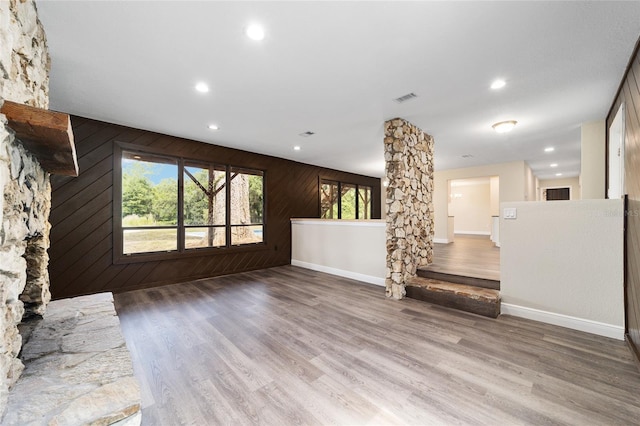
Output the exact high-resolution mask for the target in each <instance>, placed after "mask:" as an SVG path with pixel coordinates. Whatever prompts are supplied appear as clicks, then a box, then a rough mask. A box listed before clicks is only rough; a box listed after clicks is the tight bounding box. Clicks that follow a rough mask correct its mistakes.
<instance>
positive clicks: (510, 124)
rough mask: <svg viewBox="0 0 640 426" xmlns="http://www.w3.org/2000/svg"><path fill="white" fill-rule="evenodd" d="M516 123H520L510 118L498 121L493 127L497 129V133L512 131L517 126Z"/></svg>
mask: <svg viewBox="0 0 640 426" xmlns="http://www.w3.org/2000/svg"><path fill="white" fill-rule="evenodd" d="M516 124H518V122H517V121H516V120H508V121H501V122H499V123H496V124H494V125H493V126H491V127H493V130H495V131H496V132H497V133H507V132H510V131H512V130H513V128H514V127H516Z"/></svg>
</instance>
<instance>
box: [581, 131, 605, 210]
mask: <svg viewBox="0 0 640 426" xmlns="http://www.w3.org/2000/svg"><path fill="white" fill-rule="evenodd" d="M605 127H606V125H605V121H604V120H599V121H593V122H590V123H584V124H583V125H582V128H581V147H580V183H581V186H582V188H581V190H582V191H581V192H582V195H581V198H582V199H583V200H586V199H595V198H604V196H605V188H604V183H605V182H604V181H605V151H606V149H605Z"/></svg>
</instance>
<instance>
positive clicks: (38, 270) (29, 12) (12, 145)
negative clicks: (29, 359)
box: [0, 0, 51, 418]
mask: <svg viewBox="0 0 640 426" xmlns="http://www.w3.org/2000/svg"><path fill="white" fill-rule="evenodd" d="M5 99H6V100H10V101H13V102H19V103H24V104H28V105H31V106H35V107H39V108H43V109H47V108H48V107H49V54H48V50H47V41H46V37H45V34H44V30H43V28H42V25H41V24H40V21H39V20H38V16H37V11H36V6H35V3H34V2H33V0H11V1H0V104H2V103H3V102H4V100H5ZM0 189H1V190H2V195H3V196H2V198H0V200H1V201H2V209H1V210H0V333H2V335H1V337H0V418H1V417H2V414H3V412H4V410H5V407H6V399H7V394H8V389H9V387H11V386H12V385H13V384H14V383H15V381H16V380H17V379H18V376H19V375H20V373H21V372H22V370H23V368H24V367H23V364H22V362H21V361H20V360H19V359H18V357H17V356H18V353H19V352H20V348H21V346H22V337H21V335H20V334H19V332H18V327H17V325H18V323H20V322H21V320H22V318H23V316H24V315H25V308H26V314H27V315H39V314H40V315H41V314H42V313H43V312H44V309H45V307H46V304H47V303H48V302H49V300H50V298H51V295H50V293H49V275H48V271H47V265H48V262H49V256H48V254H47V249H48V248H49V228H50V225H49V222H48V220H49V210H50V208H51V185H50V181H49V173H47V172H45V171H44V170H43V169H42V167H40V164H39V163H38V161H37V160H36V159H35V157H34V156H33V155H31V154H30V153H29V152H27V151H26V150H25V149H24V147H23V146H22V144H21V143H20V141H18V140H16V139H15V136H14V133H13V131H12V130H11V129H10V128H9V127H8V125H7V120H6V117H5V116H4V115H0Z"/></svg>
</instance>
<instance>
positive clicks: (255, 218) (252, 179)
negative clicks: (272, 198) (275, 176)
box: [249, 175, 264, 223]
mask: <svg viewBox="0 0 640 426" xmlns="http://www.w3.org/2000/svg"><path fill="white" fill-rule="evenodd" d="M263 194H264V179H263V177H262V176H253V175H250V176H249V212H250V216H251V218H250V220H251V223H262V210H263V206H264V195H263Z"/></svg>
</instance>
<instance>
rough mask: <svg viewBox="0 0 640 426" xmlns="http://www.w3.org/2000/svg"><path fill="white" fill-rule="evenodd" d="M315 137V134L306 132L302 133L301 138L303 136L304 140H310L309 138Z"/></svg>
mask: <svg viewBox="0 0 640 426" xmlns="http://www.w3.org/2000/svg"><path fill="white" fill-rule="evenodd" d="M313 135H315V132H310V131H306V132H303V133H300V136H302V137H303V138H308V137H309V136H313Z"/></svg>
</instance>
